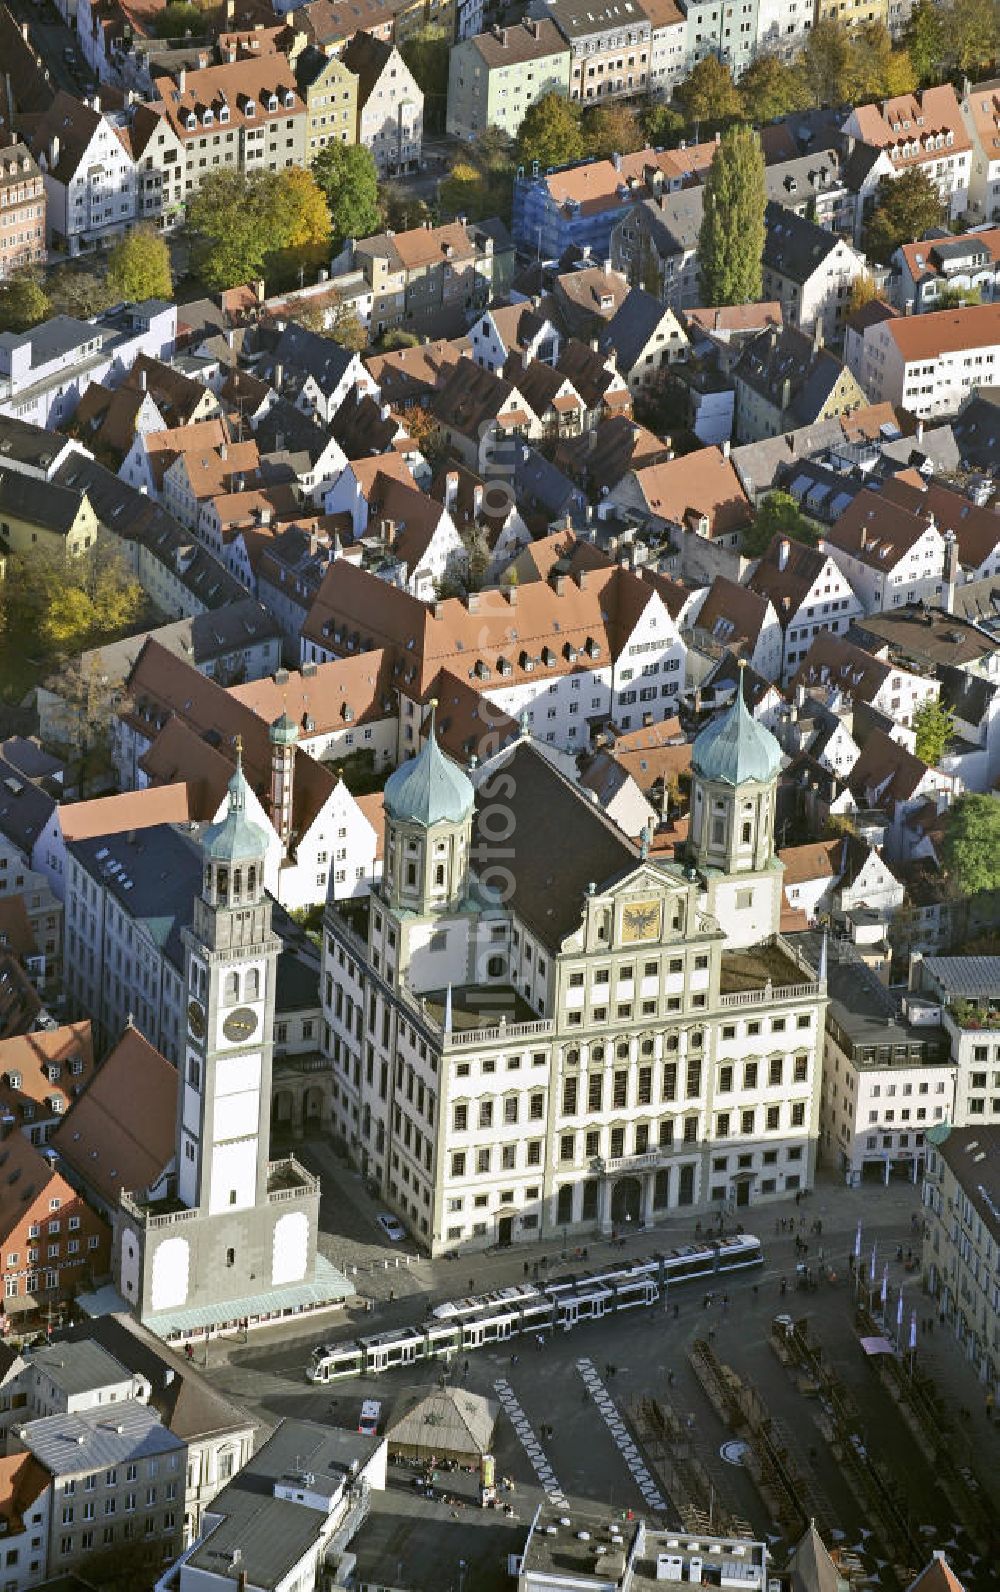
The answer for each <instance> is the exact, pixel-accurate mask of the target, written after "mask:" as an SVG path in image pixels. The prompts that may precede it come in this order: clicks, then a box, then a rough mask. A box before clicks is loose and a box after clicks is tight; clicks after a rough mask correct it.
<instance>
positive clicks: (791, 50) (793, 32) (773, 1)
mask: <svg viewBox="0 0 1000 1592" xmlns="http://www.w3.org/2000/svg"><path fill="white" fill-rule="evenodd" d="M821 3H822V0H821ZM814 20H815V6H814V5H813V3H812V0H758V3H757V39H756V49H757V52H758V54H763V53H766V54H768V55H778V56H780V57H781V59H782V60H785V61H788V60H791V59H793V58H794V56H796V55H797V54H798V52H799V50H801V48H802V46H803V45H804V44H805V42H806V40H807V38H808V37H809V32H810V29H811V28H812V25H813V21H814Z"/></svg>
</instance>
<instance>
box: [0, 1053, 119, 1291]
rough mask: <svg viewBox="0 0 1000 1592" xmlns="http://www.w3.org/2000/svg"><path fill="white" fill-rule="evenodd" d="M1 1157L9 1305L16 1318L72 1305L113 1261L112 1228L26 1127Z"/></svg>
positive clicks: (0, 1243) (0, 1216) (10, 1138)
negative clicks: (30, 1137)
mask: <svg viewBox="0 0 1000 1592" xmlns="http://www.w3.org/2000/svg"><path fill="white" fill-rule="evenodd" d="M6 1043H8V1044H9V1043H10V1040H7V1041H6ZM0 1157H2V1165H3V1174H4V1178H3V1195H2V1197H0V1228H2V1233H0V1248H2V1250H3V1291H4V1301H3V1304H4V1311H5V1312H6V1314H7V1315H8V1316H9V1317H15V1318H16V1317H27V1316H29V1315H31V1313H32V1312H37V1313H38V1314H39V1315H44V1314H45V1312H46V1311H47V1310H48V1309H49V1308H50V1307H51V1308H52V1309H53V1310H56V1309H58V1308H59V1307H60V1306H62V1305H65V1304H67V1303H68V1302H69V1301H70V1299H72V1298H73V1297H74V1295H75V1294H77V1293H79V1292H80V1290H81V1288H82V1287H84V1286H87V1287H93V1286H94V1285H95V1284H96V1283H98V1282H100V1281H103V1280H104V1278H105V1277H106V1276H107V1275H108V1272H109V1271H110V1267H111V1232H110V1229H109V1227H108V1225H107V1223H106V1222H105V1220H104V1219H103V1217H102V1216H101V1215H99V1213H98V1212H97V1211H96V1210H95V1209H94V1208H93V1207H92V1206H91V1205H90V1204H89V1203H88V1202H87V1201H86V1200H85V1199H84V1198H83V1197H82V1195H81V1194H80V1193H79V1192H78V1191H77V1190H76V1189H75V1188H74V1187H72V1185H71V1184H70V1182H69V1181H68V1180H67V1179H66V1178H65V1177H64V1176H63V1174H62V1172H61V1171H59V1170H57V1168H56V1166H55V1165H54V1164H53V1163H52V1160H51V1159H49V1158H48V1157H47V1156H46V1155H44V1154H43V1153H42V1151H41V1150H40V1149H37V1148H36V1147H35V1145H33V1144H31V1143H30V1142H29V1140H28V1139H27V1138H26V1137H25V1136H24V1134H23V1133H9V1134H8V1135H7V1137H6V1138H5V1139H4V1141H3V1146H2V1148H0Z"/></svg>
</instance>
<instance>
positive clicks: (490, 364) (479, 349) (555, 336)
mask: <svg viewBox="0 0 1000 1592" xmlns="http://www.w3.org/2000/svg"><path fill="white" fill-rule="evenodd" d="M561 322H562V317H561V315H560V312H559V309H558V307H557V305H556V302H555V300H554V299H541V298H540V299H539V300H538V303H537V305H536V304H535V302H534V300H532V299H519V300H517V301H516V302H515V303H513V304H492V305H489V306H488V307H487V308H486V309H485V310H484V312H483V315H482V318H481V319H479V320H477V321H476V322H475V324H474V325H473V326H471V327H470V328H469V341H470V343H471V344H472V357H473V359H474V360H475V362H476V364H477V365H482V367H483V369H484V370H494V371H496V370H503V368H504V365H505V364H506V362H507V359H508V357H509V355H511V354H513V353H516V352H517V353H520V354H521V355H522V356H523V358H524V359H525V361H529V360H536V361H538V362H540V363H541V364H543V365H554V364H555V363H556V362H557V360H558V358H559V353H560V350H561V348H562V343H563V333H562V331H561V329H560V327H561Z"/></svg>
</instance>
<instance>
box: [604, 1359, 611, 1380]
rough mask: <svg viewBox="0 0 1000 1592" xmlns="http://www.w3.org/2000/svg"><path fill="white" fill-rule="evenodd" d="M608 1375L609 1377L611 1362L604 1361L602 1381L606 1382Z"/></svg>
mask: <svg viewBox="0 0 1000 1592" xmlns="http://www.w3.org/2000/svg"><path fill="white" fill-rule="evenodd" d="M610 1375H611V1361H610V1360H605V1362H604V1380H605V1381H607V1380H608V1377H609V1376H610Z"/></svg>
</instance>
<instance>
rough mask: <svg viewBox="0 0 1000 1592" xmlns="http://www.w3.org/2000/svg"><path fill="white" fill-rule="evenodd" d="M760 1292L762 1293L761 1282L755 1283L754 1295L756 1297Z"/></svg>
mask: <svg viewBox="0 0 1000 1592" xmlns="http://www.w3.org/2000/svg"><path fill="white" fill-rule="evenodd" d="M759 1293H760V1284H759V1283H754V1285H753V1296H754V1298H755V1299H756V1297H757V1295H758V1294H759Z"/></svg>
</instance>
